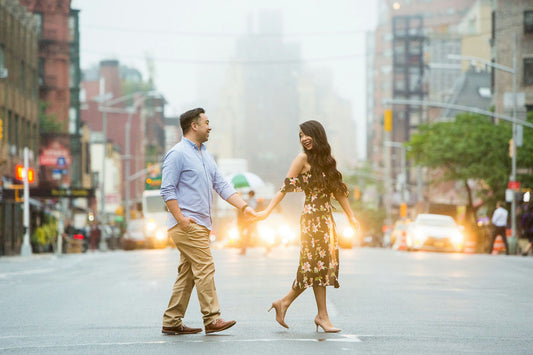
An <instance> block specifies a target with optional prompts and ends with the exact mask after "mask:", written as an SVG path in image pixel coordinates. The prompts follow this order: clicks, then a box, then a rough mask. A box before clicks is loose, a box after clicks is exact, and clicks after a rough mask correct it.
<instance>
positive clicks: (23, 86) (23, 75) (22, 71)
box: [20, 60, 26, 94]
mask: <svg viewBox="0 0 533 355" xmlns="http://www.w3.org/2000/svg"><path fill="white" fill-rule="evenodd" d="M20 90H21V91H22V94H25V93H26V65H25V64H24V61H23V60H21V61H20Z"/></svg>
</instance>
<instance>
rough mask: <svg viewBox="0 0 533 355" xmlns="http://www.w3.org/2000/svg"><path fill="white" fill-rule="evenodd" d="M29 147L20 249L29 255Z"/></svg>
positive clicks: (25, 153) (25, 166)
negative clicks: (22, 233)
mask: <svg viewBox="0 0 533 355" xmlns="http://www.w3.org/2000/svg"><path fill="white" fill-rule="evenodd" d="M28 156H29V149H28V147H24V215H23V218H22V219H23V223H24V238H23V240H22V248H21V250H20V255H22V256H29V255H31V245H30V184H29V181H28V174H29V171H30V164H29V161H28V160H29V158H28Z"/></svg>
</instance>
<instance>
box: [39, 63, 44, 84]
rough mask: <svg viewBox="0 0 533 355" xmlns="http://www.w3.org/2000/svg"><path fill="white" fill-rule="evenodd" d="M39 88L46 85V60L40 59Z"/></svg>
mask: <svg viewBox="0 0 533 355" xmlns="http://www.w3.org/2000/svg"><path fill="white" fill-rule="evenodd" d="M38 84H39V86H43V85H44V58H39V83H38Z"/></svg>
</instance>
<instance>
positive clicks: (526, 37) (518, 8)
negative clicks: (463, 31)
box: [491, 0, 533, 114]
mask: <svg viewBox="0 0 533 355" xmlns="http://www.w3.org/2000/svg"><path fill="white" fill-rule="evenodd" d="M493 21H494V24H493V26H494V27H493V31H492V41H491V42H492V43H493V46H492V56H493V61H494V62H495V63H498V64H501V65H504V66H507V67H510V68H512V67H513V55H514V54H515V51H514V46H515V43H516V62H517V72H516V80H517V92H518V95H517V96H518V106H519V111H523V110H524V109H525V110H527V111H532V110H533V1H531V0H506V1H501V0H500V1H497V0H494V1H493ZM493 92H494V93H493V104H494V107H495V109H496V112H498V113H508V114H509V113H511V111H512V93H513V75H512V74H510V73H506V72H503V71H501V70H493Z"/></svg>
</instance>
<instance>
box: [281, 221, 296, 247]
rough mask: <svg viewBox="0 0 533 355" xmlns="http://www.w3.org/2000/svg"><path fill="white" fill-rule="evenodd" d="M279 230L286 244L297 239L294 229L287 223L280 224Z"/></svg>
mask: <svg viewBox="0 0 533 355" xmlns="http://www.w3.org/2000/svg"><path fill="white" fill-rule="evenodd" d="M278 231H279V235H280V236H281V238H282V240H283V243H284V244H287V243H289V242H291V241H293V240H294V239H296V233H294V231H293V230H292V229H291V228H290V227H289V226H287V225H282V226H280V227H279V229H278Z"/></svg>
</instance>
